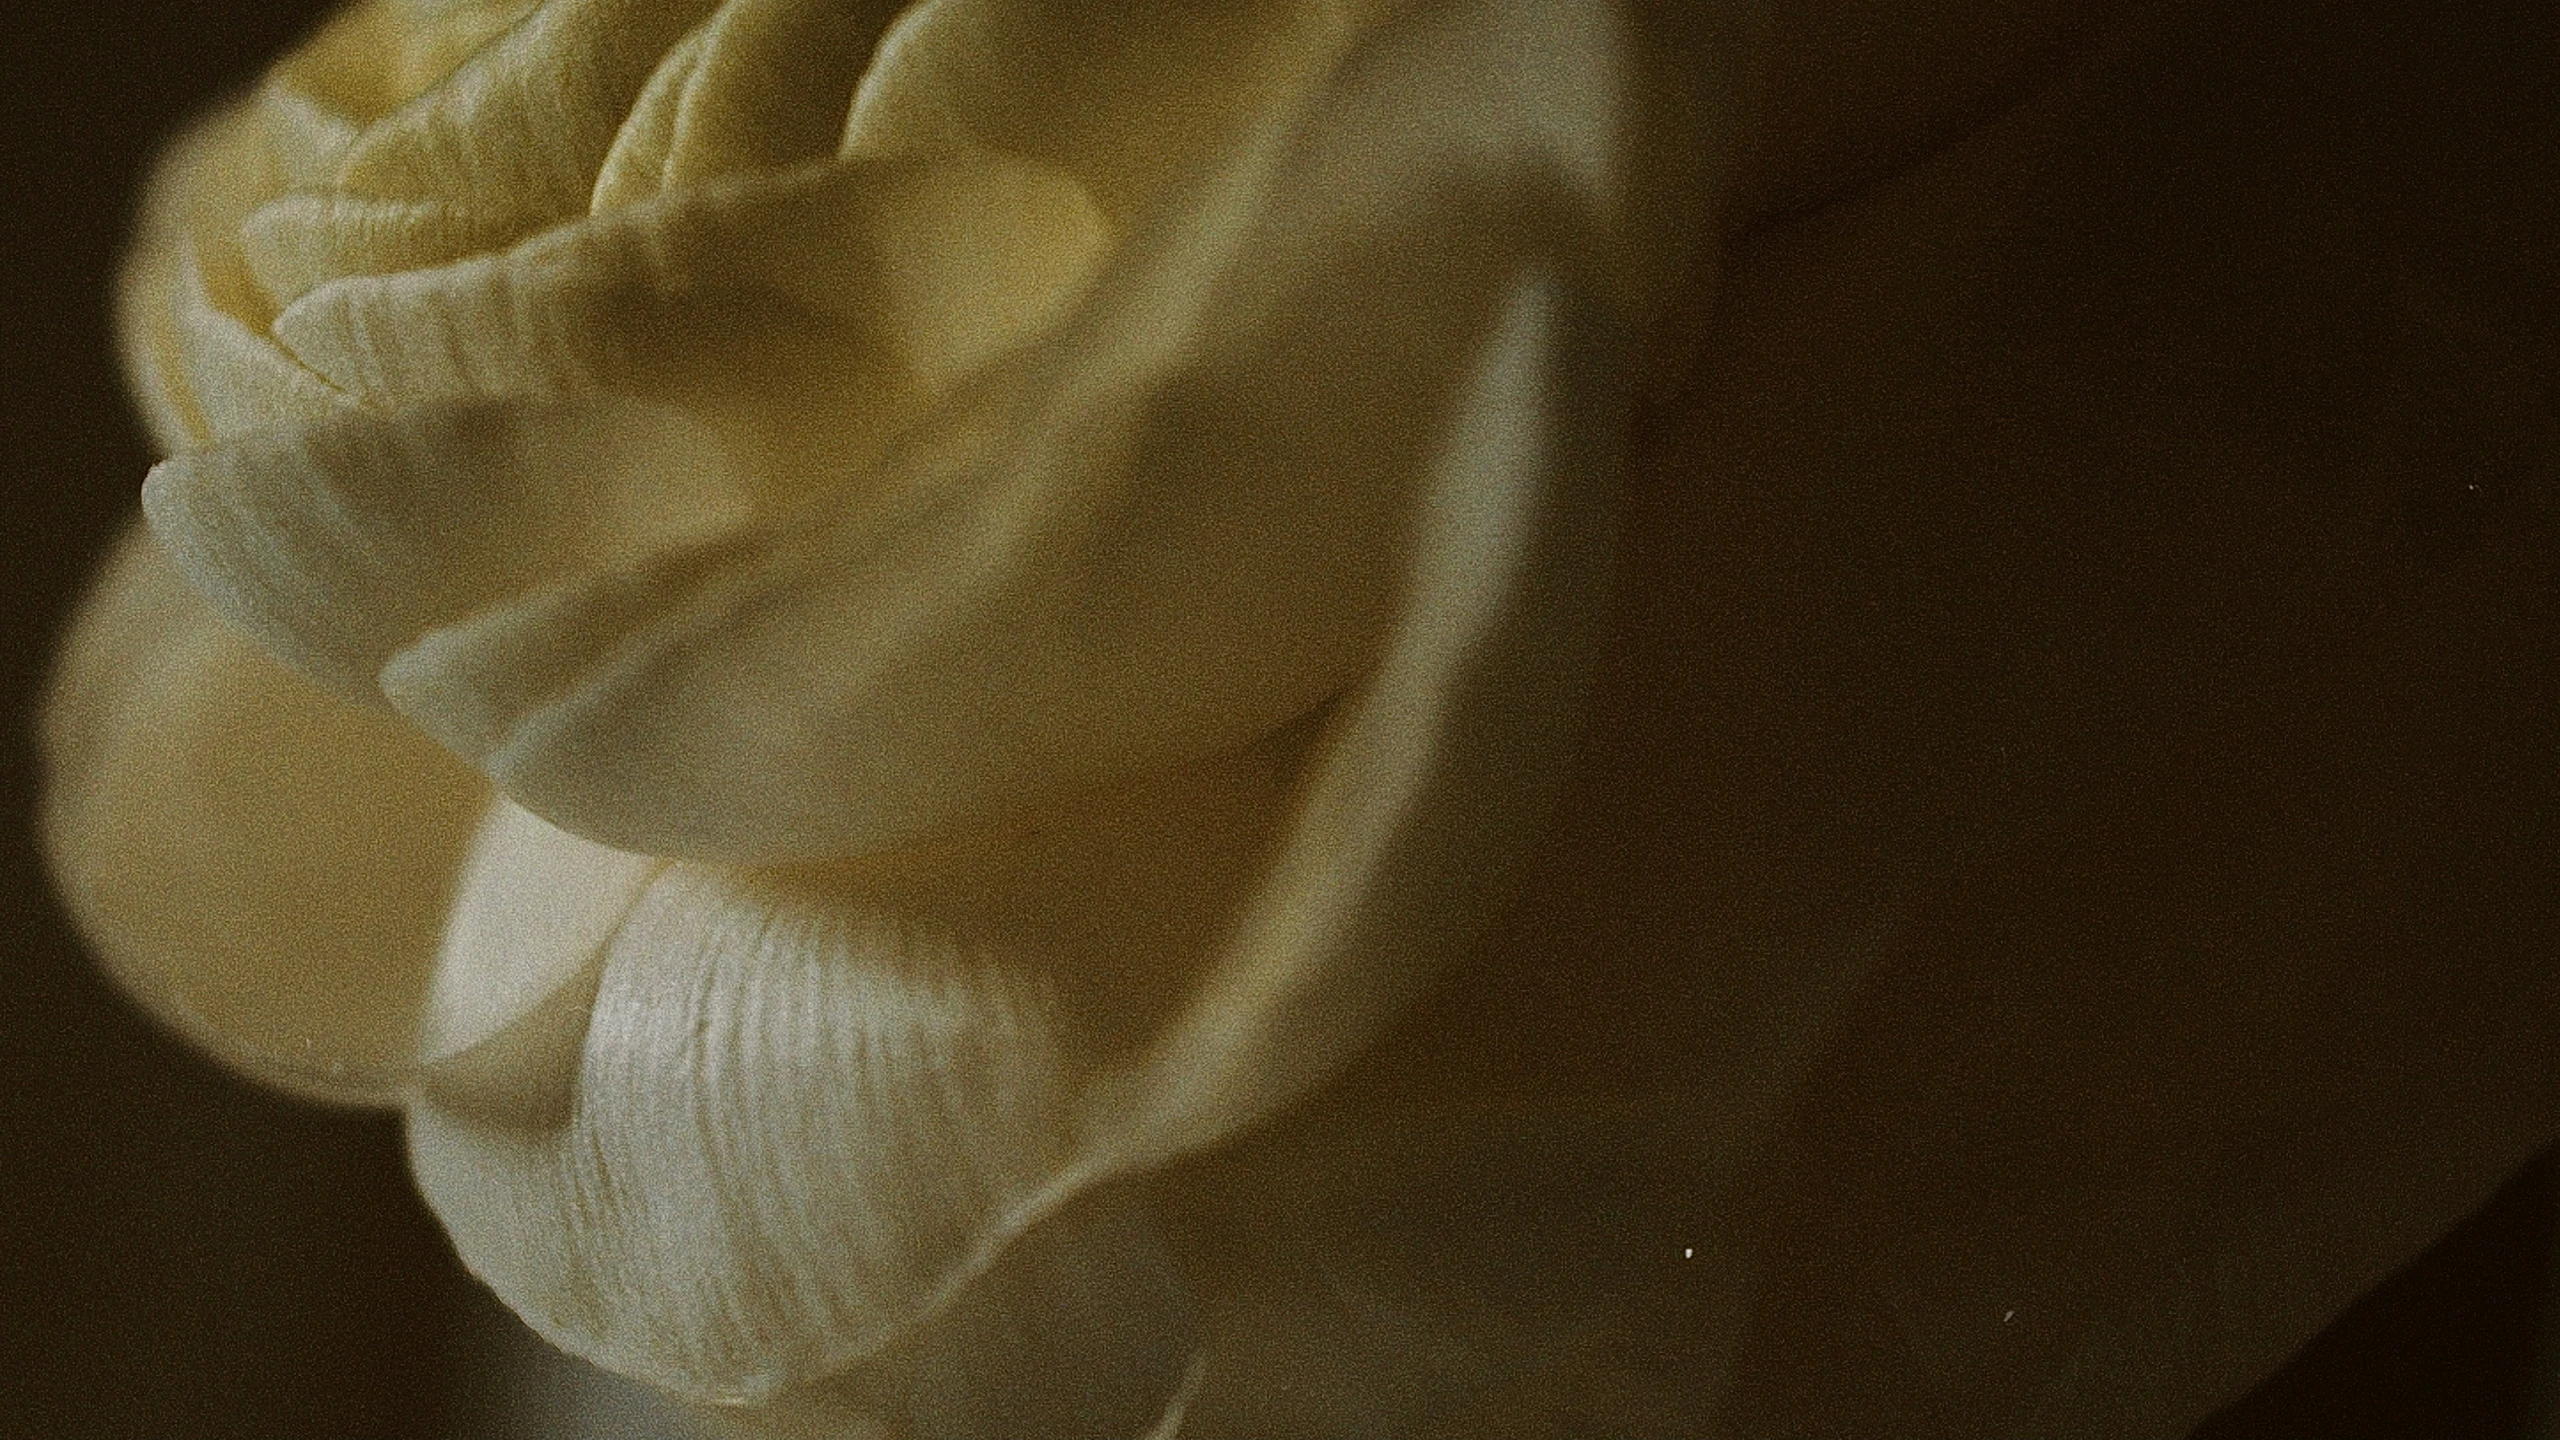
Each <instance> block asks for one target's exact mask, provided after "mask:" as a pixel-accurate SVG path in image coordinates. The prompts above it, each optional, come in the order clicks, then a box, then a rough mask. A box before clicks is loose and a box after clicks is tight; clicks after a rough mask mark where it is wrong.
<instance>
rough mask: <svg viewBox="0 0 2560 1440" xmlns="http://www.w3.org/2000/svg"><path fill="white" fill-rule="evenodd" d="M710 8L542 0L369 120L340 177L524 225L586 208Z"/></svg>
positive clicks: (375, 193)
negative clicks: (622, 132) (429, 83)
mask: <svg viewBox="0 0 2560 1440" xmlns="http://www.w3.org/2000/svg"><path fill="white" fill-rule="evenodd" d="M711 8H712V4H711V0H551V3H546V4H543V5H539V6H537V7H535V8H534V9H533V11H532V12H531V13H530V14H528V15H526V16H525V18H524V19H523V20H521V21H520V22H518V23H517V24H515V25H514V26H513V27H512V28H510V29H508V30H506V31H505V32H504V33H502V34H500V35H498V36H497V37H496V38H495V39H494V40H492V41H491V42H490V43H489V44H487V45H486V46H485V47H484V48H481V49H479V50H478V51H476V52H475V53H473V54H472V55H471V57H470V58H469V59H468V60H466V61H464V62H463V63H462V65H461V66H460V68H458V69H456V70H455V71H454V72H453V73H452V74H451V75H449V76H447V77H446V78H445V79H444V80H443V81H442V82H441V83H439V84H438V85H436V86H435V88H433V89H431V90H429V91H427V92H426V93H425V94H423V95H420V96H419V97H418V98H417V99H416V100H413V101H411V102H410V103H409V104H407V105H406V106H404V107H403V108H401V109H400V110H398V111H395V112H394V113H392V114H391V115H389V116H386V117H385V118H384V119H382V120H381V121H379V122H377V123H376V124H374V125H373V126H372V127H371V128H369V129H368V130H366V132H365V133H364V135H363V136H362V137H361V138H360V139H358V140H357V141H356V143H355V145H354V146H353V147H352V148H350V149H349V150H348V151H347V153H346V156H345V158H344V159H343V160H342V161H341V162H340V164H339V168H338V176H337V181H338V187H339V188H340V189H343V190H346V191H348V192H350V193H352V194H356V195H360V196H367V197H371V198H374V199H380V200H435V201H443V202H445V203H448V204H453V205H457V206H460V207H462V208H463V209H466V210H471V211H478V212H486V213H490V214H505V215H508V216H511V217H513V218H514V220H515V222H516V228H517V230H518V232H519V233H522V232H524V231H530V230H533V229H536V228H539V227H540V226H543V225H547V224H551V223H554V222H556V221H560V220H566V219H568V218H570V217H572V216H574V215H577V214H580V213H582V212H583V211H584V210H585V209H586V204H587V197H588V195H589V194H590V193H591V192H592V191H593V189H594V187H595V181H596V172H597V170H598V169H599V168H600V167H601V166H602V165H603V163H604V157H605V153H606V151H607V150H608V149H609V148H610V147H611V146H612V144H613V137H614V132H615V131H616V130H617V129H619V128H620V126H621V121H622V117H623V116H624V115H625V114H626V113H628V112H629V110H630V108H631V104H632V102H633V101H634V100H636V99H638V98H639V95H640V91H641V88H642V87H643V85H645V84H646V82H647V80H648V77H649V73H650V71H651V70H652V69H654V68H655V67H656V65H657V63H658V57H659V56H660V55H662V54H664V53H665V52H666V50H667V48H668V47H669V46H671V45H673V44H675V43H676V41H677V40H679V39H680V38H682V36H683V35H684V33H685V32H686V31H687V30H689V29H691V28H692V27H693V26H694V24H695V23H696V22H698V21H699V20H701V19H702V17H703V16H704V15H706V14H708V13H709V12H710V10H711ZM447 258H452V257H447Z"/></svg>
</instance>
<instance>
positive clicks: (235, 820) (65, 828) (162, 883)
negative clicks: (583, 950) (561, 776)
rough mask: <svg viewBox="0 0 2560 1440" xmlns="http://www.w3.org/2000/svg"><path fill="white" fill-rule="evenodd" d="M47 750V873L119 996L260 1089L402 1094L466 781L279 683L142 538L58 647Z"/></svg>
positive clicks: (464, 774)
mask: <svg viewBox="0 0 2560 1440" xmlns="http://www.w3.org/2000/svg"><path fill="white" fill-rule="evenodd" d="M284 737H289V738H290V744H286V743H281V742H282V740H283V738H284ZM44 740H45V765H46V783H45V799H44V805H43V811H42V816H41V821H40V831H41V834H42V837H43V840H44V845H45V851H46V856H47V859H48V861H49V862H50V863H51V866H52V868H53V872H54V875H55V877H56V879H57V881H58V882H59V883H60V884H61V886H62V889H63V894H64V897H65V898H66V899H67V900H68V901H69V902H70V905H71V910H72V913H73V915H74V916H75V917H76V918H77V919H78V920H79V922H80V926H81V929H82V931H83V932H84V933H85V934H86V935H87V936H88V937H89V939H90V942H91V943H92V944H93V945H95V946H96V947H97V949H98V953H99V955H100V956H101V958H102V959H104V961H105V962H106V964H107V967H108V968H109V969H110V970H111V971H113V972H114V973H115V975H116V977H117V979H118V980H120V981H121V982H122V983H123V984H124V986H125V988H126V989H127V990H128V991H129V992H130V993H132V994H133V995H134V996H136V997H137V998H138V999H140V1000H141V1001H142V1003H143V1004H144V1006H145V1007H146V1008H148V1009H149V1010H150V1011H151V1012H152V1013H153V1014H154V1015H156V1016H157V1017H159V1019H160V1020H161V1021H162V1022H164V1023H166V1024H168V1025H170V1026H171V1027H172V1028H174V1029H176V1030H177V1031H178V1032H179V1033H181V1034H183V1035H185V1036H186V1037H187V1038H188V1039H190V1040H193V1041H194V1042H196V1043H197V1044H199V1045H202V1046H204V1047H205V1048H206V1049H208V1050H210V1051H211V1052H212V1053H213V1054H215V1055H216V1056H218V1057H220V1058H222V1059H223V1060H225V1061H227V1062H229V1063H231V1064H233V1065H236V1066H238V1067H240V1068H241V1069H243V1070H246V1071H248V1072H249V1073H250V1074H252V1075H255V1076H258V1077H259V1078H261V1079H264V1080H267V1081H269V1082H270V1083H273V1084H277V1085H281V1086H283V1087H285V1088H287V1089H290V1090H295V1091H298V1092H300V1093H302V1094H306V1095H314V1096H319V1097H322V1098H326V1099H332V1100H340V1101H364V1102H379V1101H383V1100H387V1099H389V1098H391V1092H392V1090H393V1089H394V1088H395V1087H396V1086H397V1085H399V1084H400V1083H401V1082H402V1081H403V1080H404V1079H405V1077H406V1076H408V1075H409V1074H410V1073H411V1072H412V1071H413V1069H414V1064H415V1062H414V1052H415V1046H416V1039H415V1037H416V1027H417V1023H418V1013H419V1007H420V1004H421V1002H422V1000H423V998H424V994H425V987H426V982H427V976H428V970H429V964H430V962H431V961H432V959H433V957H434V946H435V936H436V933H437V928H438V926H439V925H440V923H441V922H442V919H443V915H444V909H445V905H446V903H447V901H448V899H449V898H450V893H451V891H450V886H451V879H452V870H453V866H454V864H455V862H456V861H457V860H458V859H459V857H460V855H461V852H462V845H463V842H464V841H465V840H466V839H467V838H468V836H469V833H470V826H471V823H472V820H473V818H474V817H475V816H476V815H477V813H478V811H479V809H480V807H481V805H482V803H483V797H484V796H485V794H486V793H487V792H486V787H485V786H484V785H483V784H482V783H481V782H480V781H479V779H478V778H477V777H475V776H473V775H472V774H471V773H470V772H469V771H467V770H464V769H461V768H460V767H458V766H456V765H455V764H454V763H452V761H451V759H450V757H448V756H446V755H444V754H443V753H442V752H441V751H439V750H437V749H436V748H435V747H433V746H432V745H427V744H424V743H422V742H421V741H420V740H419V739H418V737H417V736H415V735H414V734H412V733H411V732H409V731H408V730H407V729H406V728H405V727H403V726H400V725H398V724H396V723H394V722H392V721H391V720H389V719H388V718H386V717H384V716H381V715H379V714H377V713H369V712H365V711H360V710H356V709H353V708H351V707H349V706H348V705H346V704H345V703H344V702H342V701H339V700H336V699H334V698H332V697H330V696H328V695H326V694H323V693H321V692H319V691H317V690H314V689H313V688H311V687H310V686H309V685H308V684H307V683H306V682H304V681H302V680H299V679H297V678H295V677H294V676H293V675H291V674H290V673H288V672H286V671H284V670H283V669H281V668H279V667H278V666H277V665H276V664H275V662H273V661H272V660H269V659H268V658H266V656H265V655H263V654H262V653H260V652H259V651H258V650H257V648H256V647H255V646H253V645H251V644H250V643H249V642H248V641H247V640H245V639H243V638H242V637H240V636H239V635H237V634H235V633H234V632H233V631H232V630H231V629H230V628H229V627H228V626H226V625H225V624H224V623H223V622H222V621H221V619H220V618H219V617H218V616H216V615H215V613H214V612H213V611H212V610H211V608H210V607H208V606H206V605H205V604H204V603H203V602H202V601H200V600H198V599H197V598H196V596H195V594H194V592H193V591H191V590H189V589H188V588H187V586H186V583H185V582H184V581H183V580H181V579H179V578H178V576H177V575H176V573H175V572H174V571H172V570H171V569H170V568H169V566H168V564H167V563H166V562H165V561H164V560H162V559H161V557H160V555H159V552H158V550H157V548H156V547H155V546H154V545H153V544H152V543H151V541H150V539H149V537H148V536H145V535H142V534H141V533H140V532H139V531H137V532H136V533H135V534H134V535H133V536H131V537H129V538H128V539H127V540H126V542H125V544H124V546H123V547H122V548H121V549H120V550H119V551H118V552H117V555H116V557H115V559H114V560H113V561H112V562H111V563H110V565H109V566H108V568H107V570H106V572H105V574H104V576H103V577H102V578H101V580H100V581H99V584H98V588H97V590H96V591H95V592H94V593H93V594H92V595H91V597H90V598H89V600H88V602H87V604H86V606H85V607H84V609H83V611H82V613H81V617H80V620H79V622H78V624H77V625H76V626H75V628H74V629H73V631H72V633H71V635H70V637H69V639H68V641H67V642H66V645H65V649H64V654H63V659H62V663H61V669H60V671H59V672H58V673H57V675H56V677H55V680H54V686H53V690H52V693H51V695H50V696H49V697H48V700H47V704H46V710H45V725H44Z"/></svg>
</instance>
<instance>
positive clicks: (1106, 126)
mask: <svg viewBox="0 0 2560 1440" xmlns="http://www.w3.org/2000/svg"><path fill="white" fill-rule="evenodd" d="M1373 8H1376V7H1369V6H1360V5H1338V4H1325V3H1311V0H1284V3H1258V4H1251V5H1227V6H1220V7H1217V8H1215V9H1209V8H1204V7H1201V6H1198V5H1193V4H1187V3H1184V0H1141V3H1133V4H1116V5H1109V6H1098V5H1090V4H1078V5H1054V6H1053V5H1022V4H1016V3H1009V0H925V3H922V4H918V5H916V6H914V7H912V8H911V9H909V10H908V11H907V13H906V14H904V15H903V16H901V17H899V19H898V22H897V24H896V25H894V26H893V27H891V28H890V30H889V33H888V35H887V37H886V38H885V39H883V40H882V42H881V44H880V51H879V55H878V58H877V59H876V60H875V61H874V62H873V64H872V66H871V68H870V70H869V71H868V72H867V73H865V74H864V75H863V77H862V84H861V89H860V91H859V93H858V94H857V95H856V96H855V98H854V103H853V107H852V111H851V114H850V115H849V116H847V117H846V119H845V128H844V138H843V142H842V148H843V153H845V154H847V155H859V154H884V153H896V152H899V151H904V150H923V151H926V152H928V153H937V152H942V151H947V150H951V149H955V148H957V149H989V150H997V151H1002V152H1004V153H1008V154H1013V155H1020V156H1025V157H1028V158H1030V159H1033V160H1036V161H1039V162H1041V163H1043V164H1046V165H1052V166H1056V167H1058V168H1060V169H1062V170H1064V171H1066V172H1067V173H1069V174H1072V175H1074V176H1076V177H1077V179H1078V180H1079V181H1081V182H1082V183H1083V184H1084V185H1085V186H1086V187H1087V188H1089V189H1090V190H1091V191H1092V192H1093V194H1094V196H1095V198H1096V200H1097V201H1098V202H1099V203H1100V204H1101V206H1102V208H1103V212H1104V213H1105V214H1106V215H1107V216H1109V217H1110V218H1111V220H1112V221H1113V222H1114V223H1115V224H1120V225H1127V224H1132V223H1135V222H1136V221H1138V220H1139V219H1140V218H1142V217H1143V216H1145V215H1146V214H1147V213H1148V212H1149V211H1150V210H1151V209H1152V208H1154V206H1155V204H1156V202H1157V201H1158V200H1160V199H1161V198H1162V197H1164V196H1166V195H1167V194H1170V193H1173V192H1175V191H1177V190H1178V189H1181V188H1184V187H1186V186H1187V185H1188V184H1190V183H1193V182H1196V181H1198V180H1200V179H1202V178H1204V177H1205V175H1206V174H1207V173H1208V172H1209V171H1210V170H1211V169H1213V168H1214V167H1215V165H1216V163H1217V160H1218V157H1220V156H1221V155H1224V154H1227V153H1230V152H1232V151H1233V150H1234V149H1235V148H1236V147H1237V146H1238V145H1239V144H1241V143H1244V142H1245V141H1246V139H1247V138H1248V137H1249V136H1250V135H1251V134H1252V133H1253V132H1254V131H1255V130H1257V129H1258V128H1260V127H1262V126H1264V125H1266V124H1267V123H1268V122H1269V120H1270V117H1272V116H1273V115H1275V114H1284V113H1286V112H1287V111H1288V110H1289V109H1290V108H1291V107H1292V105H1293V103H1294V102H1295V101H1296V100H1297V99H1298V98H1299V97H1301V96H1302V95H1303V94H1304V93H1305V92H1306V91H1307V90H1308V88H1309V87H1310V86H1311V85H1312V84H1313V82H1316V81H1318V80H1320V79H1321V78H1322V77H1323V76H1324V74H1325V71H1326V69H1327V68H1328V67H1329V66H1331V65H1332V64H1333V63H1334V62H1336V61H1337V60H1338V59H1339V58H1340V57H1341V55H1342V53H1343V50H1344V48H1345V47H1346V46H1347V45H1348V44H1349V43H1350V42H1351V41H1352V40H1353V39H1354V37H1356V36H1357V35H1358V34H1359V32H1360V30H1361V29H1362V28H1363V27H1364V24H1365V23H1366V22H1367V21H1368V19H1369V18H1370V17H1368V16H1366V15H1364V14H1363V13H1361V12H1363V11H1365V10H1368V9H1373Z"/></svg>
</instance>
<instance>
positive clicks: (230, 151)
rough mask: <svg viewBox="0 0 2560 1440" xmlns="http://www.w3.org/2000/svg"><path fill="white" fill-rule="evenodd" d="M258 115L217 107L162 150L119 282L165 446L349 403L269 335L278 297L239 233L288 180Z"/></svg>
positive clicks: (130, 362) (177, 447)
mask: <svg viewBox="0 0 2560 1440" xmlns="http://www.w3.org/2000/svg"><path fill="white" fill-rule="evenodd" d="M255 118H256V117H255V115H254V113H253V112H251V111H249V110H246V109H237V108H235V109H233V110H230V111H226V112H223V113H221V114H218V115H216V116H214V117H212V118H211V119H209V120H207V121H205V122H203V123H202V124H200V125H198V126H197V127H196V128H195V129H194V130H192V131H190V132H189V133H188V134H186V135H185V136H183V137H182V138H181V139H180V140H179V142H178V143H177V144H176V145H174V146H173V147H171V149H170V152H169V153H168V155H166V156H165V157H163V158H162V160H161V162H160V164H159V166H158V168H157V169H155V170H154V172H153V174H152V178H151V181H150V183H149V185H148V187H147V188H146V191H145V194H144V198H143V214H142V221H141V224H140V226H139V227H138V234H137V237H136V240H135V243H134V247H133V250H132V251H131V253H130V254H128V255H127V257H126V260H125V266H124V274H123V276H122V277H121V279H120V282H119V285H118V288H117V302H116V321H117V331H118V339H119V347H120V349H121V352H122V358H123V361H124V365H125V372H126V375H127V377H128V379H129V380H130V381H131V383H132V384H133V386H134V389H135V391H136V393H137V394H138V395H139V396H140V398H141V400H142V402H143V411H144V416H145V418H146V419H147V420H148V421H149V423H150V425H151V429H152V434H153V438H154V439H155V440H157V441H158V442H159V444H160V446H161V447H162V448H163V449H164V450H166V451H168V452H169V453H178V452H181V451H184V450H187V449H191V448H194V447H196V446H198V445H202V444H204V443H206V442H207V441H209V440H212V439H215V438H217V437H223V436H228V435H233V434H238V433H241V432H243V431H246V430H252V429H257V428H261V427H264V426H269V425H279V424H286V423H291V422H294V421H299V420H304V419H309V418H312V417H314V416H318V415H325V414H327V413H329V412H331V411H332V410H335V409H337V408H340V407H341V406H342V405H343V403H344V397H342V396H339V395H337V394H336V393H335V392H334V391H333V390H332V389H331V387H330V386H329V385H328V384H327V383H326V382H325V381H322V380H321V379H320V378H319V377H318V376H316V375H313V374H312V373H310V372H309V371H307V370H305V369H303V368H302V367H301V366H300V365H299V364H297V363H295V361H294V359H293V357H292V356H290V355H288V354H286V353H285V352H284V351H283V350H281V349H280V348H278V347H277V346H276V344H275V342H274V341H273V339H271V338H270V337H269V336H268V334H267V333H266V326H267V322H268V321H269V320H270V319H271V318H272V317H273V314H274V310H273V307H272V306H271V305H270V304H269V302H268V299H267V294H266V292H265V290H264V289H263V288H261V287H260V285H259V283H258V281H257V279H256V277H255V276H254V275H253V274H252V273H251V271H250V269H249V266H248V264H247V263H246V260H245V259H244V257H243V256H242V254H241V251H240V249H239V246H238V245H237V244H236V242H235V239H234V234H235V232H236V230H237V228H238V226H239V222H240V219H241V217H242V216H244V215H246V214H247V213H248V212H249V211H250V210H251V209H253V208H254V207H255V206H257V205H258V204H259V203H261V202H262V201H263V200H265V199H266V198H267V197H268V196H269V195H271V194H273V193H274V192H275V190H276V189H278V188H280V187H281V185H282V183H283V181H282V177H281V176H280V175H279V174H278V173H277V172H276V169H275V166H274V162H273V157H272V156H271V155H270V154H269V153H268V151H267V148H266V144H265V141H264V139H263V137H262V136H261V135H260V134H259V132H258V128H257V126H256V124H255Z"/></svg>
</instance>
